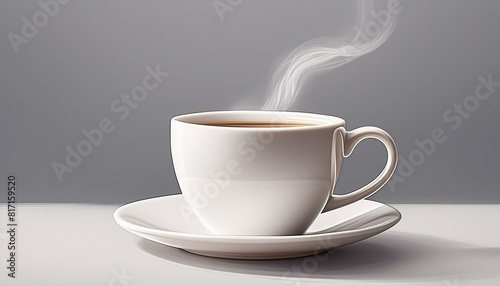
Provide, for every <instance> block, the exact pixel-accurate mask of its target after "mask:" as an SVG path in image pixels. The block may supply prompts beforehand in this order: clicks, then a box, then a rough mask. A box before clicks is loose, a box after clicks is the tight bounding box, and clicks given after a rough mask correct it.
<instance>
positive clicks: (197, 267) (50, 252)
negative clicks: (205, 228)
mask: <svg viewBox="0 0 500 286" xmlns="http://www.w3.org/2000/svg"><path fill="white" fill-rule="evenodd" d="M393 206H394V207H396V208H397V209H398V210H399V211H400V212H401V213H402V214H403V219H402V220H401V222H400V223H399V224H398V225H396V226H395V227H393V228H392V229H390V230H389V231H387V232H385V233H382V234H380V235H378V236H375V237H372V238H370V239H367V240H365V241H362V242H359V243H356V244H353V245H349V246H345V247H341V248H339V249H336V250H334V251H332V252H331V253H329V254H328V259H326V260H325V261H322V262H317V263H316V264H314V263H312V262H311V259H309V260H306V259H305V258H296V259H286V260H274V261H239V260H225V259H214V258H207V257H202V256H198V255H194V254H190V253H186V252H184V251H181V250H177V249H174V248H170V247H166V246H161V245H158V244H155V243H151V242H149V241H146V240H143V239H140V238H138V237H136V236H134V235H132V234H130V233H128V232H126V231H125V230H123V229H121V228H120V227H119V226H118V225H117V224H116V223H115V222H114V220H113V212H114V210H115V209H116V208H117V207H118V206H117V205H85V204H18V205H17V222H18V229H17V231H18V233H17V247H18V253H17V269H16V276H17V278H15V279H12V278H9V277H7V269H6V259H7V255H8V250H7V236H6V230H7V210H6V206H5V204H1V205H0V258H1V260H0V269H1V270H0V285H2V286H4V285H29V286H35V285H52V286H56V285H64V286H76V285H103V286H105V285H116V286H128V285H129V286H134V285H148V286H149V285H237V286H243V285H442V286H450V285H451V286H457V285H492V286H495V285H500V205H403V204H399V205H393ZM140 249H142V251H146V252H147V254H146V253H144V252H141V251H140ZM308 263H309V264H308ZM311 263H312V264H311Z"/></svg>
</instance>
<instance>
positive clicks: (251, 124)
mask: <svg viewBox="0 0 500 286" xmlns="http://www.w3.org/2000/svg"><path fill="white" fill-rule="evenodd" d="M202 125H210V126H225V127H248V128H252V127H253V128H256V127H258V128H266V127H267V128H281V127H302V126H313V125H314V124H311V123H305V122H252V121H241V122H205V123H203V124H202Z"/></svg>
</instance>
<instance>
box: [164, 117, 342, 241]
mask: <svg viewBox="0 0 500 286" xmlns="http://www.w3.org/2000/svg"><path fill="white" fill-rule="evenodd" d="M234 122H270V123H284V122H287V123H301V124H305V125H304V126H294V127H228V126H213V125H209V124H221V125H224V124H226V123H234ZM341 126H342V127H345V121H344V120H342V119H340V118H337V117H333V116H326V115H318V114H309V113H299V112H274V111H214V112H203V113H194V114H188V115H180V116H177V117H174V118H173V119H172V121H171V148H172V150H171V151H172V158H173V164H174V169H175V173H176V176H177V179H178V182H179V185H180V188H181V191H182V193H183V196H184V198H185V200H186V203H187V204H188V205H189V207H190V208H191V209H192V211H193V212H194V213H195V215H196V216H197V217H198V218H199V220H200V221H201V223H202V224H203V225H204V227H205V228H206V229H207V230H208V231H209V232H211V233H213V234H218V235H295V234H302V233H304V232H305V231H306V230H307V228H308V227H309V226H310V225H311V223H312V222H313V221H314V220H315V219H316V217H317V216H318V215H319V214H320V213H321V211H322V210H323V208H324V207H325V204H326V203H327V201H328V199H329V197H330V195H331V192H332V189H333V187H334V185H335V182H336V180H337V178H336V175H335V174H338V172H337V171H336V170H340V165H341V164H342V159H343V157H342V156H339V155H338V154H336V152H332V149H333V146H332V144H335V143H333V133H334V131H335V129H337V128H339V127H341ZM337 157H339V158H337Z"/></svg>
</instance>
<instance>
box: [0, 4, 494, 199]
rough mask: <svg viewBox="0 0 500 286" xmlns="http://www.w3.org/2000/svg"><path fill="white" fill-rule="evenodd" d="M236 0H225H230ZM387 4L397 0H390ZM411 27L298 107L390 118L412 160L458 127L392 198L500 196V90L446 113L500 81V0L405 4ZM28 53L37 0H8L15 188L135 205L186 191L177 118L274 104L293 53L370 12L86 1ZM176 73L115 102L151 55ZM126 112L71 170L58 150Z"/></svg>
mask: <svg viewBox="0 0 500 286" xmlns="http://www.w3.org/2000/svg"><path fill="white" fill-rule="evenodd" d="M224 2H225V1H224ZM378 4H380V5H379V7H384V2H378ZM402 7H403V11H402V12H401V13H400V17H399V21H398V23H397V26H396V29H395V31H394V33H393V34H392V36H391V37H390V38H389V40H388V41H387V42H386V43H385V44H384V45H382V47H380V48H379V49H378V50H376V51H375V52H373V53H371V54H369V55H367V56H364V57H362V58H360V59H359V60H356V61H354V62H352V63H350V64H348V65H346V66H343V67H341V68H340V69H337V70H334V71H330V72H325V73H321V74H319V75H317V76H316V77H314V78H311V79H310V80H309V81H308V82H307V84H306V85H305V87H304V88H303V89H302V91H301V94H300V97H299V99H298V100H297V101H296V102H295V104H294V106H293V110H299V111H307V112H315V113H324V114H332V115H336V116H339V117H343V118H345V119H346V120H347V122H348V129H353V128H355V127H358V126H363V125H375V126H379V127H382V128H384V129H385V130H387V131H388V132H389V133H390V134H391V135H392V136H393V137H394V139H395V140H396V143H397V145H398V147H399V152H400V156H401V157H403V158H406V159H408V156H409V154H410V152H412V151H413V150H415V149H416V148H417V147H416V145H415V143H414V140H415V139H420V140H422V139H424V138H429V137H430V136H431V132H432V130H433V129H434V128H442V129H443V130H444V131H445V132H446V134H447V136H448V139H447V141H446V142H444V143H442V144H439V145H438V146H437V148H436V150H435V152H434V153H433V154H432V155H430V156H428V157H426V158H425V161H424V163H423V164H422V165H421V166H418V167H416V168H415V171H414V172H413V174H412V175H411V176H408V177H407V178H405V181H404V183H400V184H398V185H396V187H395V189H394V190H391V189H390V188H389V187H388V186H386V187H384V188H383V189H382V190H381V191H380V192H379V193H377V194H376V195H375V196H373V198H374V199H376V200H379V201H384V202H388V203H396V202H397V203H402V202H404V203H424V202H425V203H500V191H499V185H500V176H499V175H500V174H499V171H500V149H499V147H498V146H499V142H500V135H499V123H500V112H499V111H500V88H498V90H496V91H495V92H494V94H493V95H492V96H491V97H490V98H489V99H487V100H485V101H481V102H480V106H479V107H478V109H477V110H476V111H474V112H473V113H472V114H471V115H470V117H469V118H467V119H464V120H463V123H462V125H461V126H460V127H459V128H458V129H456V130H453V129H452V128H451V125H452V124H450V123H447V122H444V121H443V118H442V116H443V113H444V112H445V110H447V109H449V108H452V107H453V104H454V103H462V102H463V100H464V99H465V98H466V97H467V96H468V95H473V94H474V90H475V87H476V86H477V84H478V83H479V82H478V79H477V77H478V76H480V75H482V76H484V77H487V76H488V75H489V74H492V77H493V80H495V81H500V55H499V52H500V17H498V15H499V12H500V1H481V2H477V3H476V1H403V2H402ZM59 8H60V10H59V12H58V13H57V14H56V15H55V16H54V17H52V18H50V19H49V21H48V23H47V25H46V26H44V27H42V28H39V30H38V33H37V34H36V35H35V36H34V37H33V38H31V39H29V42H28V43H27V44H21V46H20V50H19V53H15V52H14V50H13V48H12V46H11V44H10V42H9V39H8V37H7V35H8V33H9V32H13V33H16V34H18V35H20V34H21V28H22V26H23V22H22V17H27V18H28V19H31V18H32V16H33V14H34V13H36V12H37V11H40V10H41V8H40V6H39V5H38V4H37V2H36V1H1V2H0V96H1V98H0V140H1V141H0V148H1V149H0V152H1V153H0V176H1V188H0V189H1V190H2V194H1V195H0V201H2V202H5V201H6V194H5V189H6V177H7V174H10V173H15V174H17V175H18V182H19V193H18V201H20V202H91V203H126V202H129V201H133V200H139V199H142V198H146V197H152V196H158V195H164V194H173V193H179V189H178V185H177V183H176V180H175V177H174V173H173V168H172V163H171V156H170V151H169V148H170V146H169V131H170V130H169V120H170V118H171V117H172V116H174V115H177V114H182V113H189V112H195V111H203V110H227V109H232V108H234V107H235V106H240V107H241V106H246V107H259V106H260V105H261V104H262V103H264V100H265V89H266V86H267V83H268V79H269V77H270V74H271V73H272V71H273V69H274V67H275V65H276V64H277V63H279V60H280V59H282V58H283V57H284V56H286V54H287V52H289V51H291V50H292V49H293V48H295V47H297V46H298V45H300V44H301V43H303V42H305V41H307V40H310V39H312V38H315V37H320V36H341V35H343V34H344V33H346V32H347V31H348V30H349V29H350V28H351V27H352V25H353V24H354V20H355V6H354V3H351V2H350V1H284V0H281V1H248V0H245V1H243V3H242V4H240V5H238V6H236V7H234V10H232V11H230V12H226V13H224V14H223V16H224V19H223V20H221V19H220V18H219V17H218V15H217V13H216V11H215V9H214V7H213V5H212V1H131V0H124V1H117V0H109V1H79V0H73V1H71V2H70V3H68V4H65V5H60V7H59ZM157 64H159V65H160V69H161V70H163V71H166V72H169V73H170V75H169V77H168V78H167V79H166V80H165V81H164V82H163V83H161V84H160V86H159V87H158V88H156V89H155V90H153V91H152V92H150V93H149V95H148V97H147V99H146V100H144V101H143V102H141V103H140V104H139V106H138V107H137V108H136V109H133V110H132V111H131V113H130V115H129V116H128V117H127V118H126V119H124V120H119V119H118V116H117V114H115V113H113V112H112V111H111V109H110V104H111V102H112V101H113V100H114V99H116V98H118V97H119V96H120V94H122V93H129V92H130V90H131V89H132V88H133V87H134V86H135V85H137V84H140V83H141V80H142V77H143V76H144V75H145V74H146V70H145V68H146V67H147V66H152V67H154V66H156V65H157ZM102 118H110V119H111V120H112V121H113V123H114V124H115V126H116V129H115V130H114V131H113V132H112V133H110V134H106V135H105V136H104V140H103V142H102V143H101V144H100V145H99V146H97V147H95V148H94V149H93V151H92V153H91V154H90V155H89V156H88V157H84V158H83V161H82V163H81V164H80V165H79V166H77V167H76V168H75V169H74V170H73V172H72V173H67V174H64V175H63V178H64V180H63V181H62V182H59V181H58V179H57V177H56V175H55V174H54V172H53V170H52V167H51V163H52V162H53V161H58V162H61V163H63V162H64V157H65V155H66V150H65V146H67V145H69V146H71V147H72V148H75V147H76V144H77V143H78V142H79V141H80V140H82V139H85V137H84V136H83V135H82V133H81V131H82V130H83V129H87V130H90V129H92V128H96V127H97V126H98V124H99V121H100V120H101V119H102ZM384 161H385V152H384V150H383V147H382V146H381V144H380V143H376V141H373V142H371V141H366V142H362V143H361V144H360V145H359V146H358V149H357V150H356V152H355V153H354V154H353V155H352V157H351V158H350V159H349V160H346V162H345V165H344V169H343V174H342V176H341V181H340V182H339V185H338V186H337V190H338V191H339V192H344V191H347V190H351V189H353V188H355V187H359V186H361V185H363V184H364V183H365V182H367V181H368V180H369V179H371V178H373V177H374V176H375V175H376V174H377V172H378V171H379V170H380V169H381V168H382V166H383V164H384Z"/></svg>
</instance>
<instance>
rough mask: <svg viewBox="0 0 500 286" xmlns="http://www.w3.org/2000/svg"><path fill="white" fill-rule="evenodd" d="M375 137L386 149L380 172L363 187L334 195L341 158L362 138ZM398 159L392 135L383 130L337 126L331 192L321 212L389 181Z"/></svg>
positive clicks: (351, 200) (360, 196) (376, 189)
mask: <svg viewBox="0 0 500 286" xmlns="http://www.w3.org/2000/svg"><path fill="white" fill-rule="evenodd" d="M368 138H373V139H377V140H379V141H380V142H382V144H384V146H385V148H386V149H387V163H386V164H385V167H384V169H383V170H382V172H380V174H379V175H378V176H377V177H376V178H375V179H373V181H371V182H370V183H368V184H367V185H365V186H364V187H362V188H360V189H358V190H356V191H353V192H350V193H348V194H345V195H334V194H333V188H334V186H335V182H336V181H337V179H338V177H339V174H340V166H341V164H342V160H343V159H344V158H347V157H349V156H350V155H351V153H352V151H353V150H354V148H355V147H356V145H357V144H358V143H359V142H361V141H362V140H364V139H368ZM397 161H398V151H397V149H396V144H395V143H394V140H393V139H392V137H391V136H390V135H389V134H388V133H387V132H385V131H384V130H382V129H380V128H377V127H372V126H365V127H360V128H357V129H354V130H352V131H346V130H345V128H344V127H339V128H337V129H335V131H334V132H333V151H332V179H331V182H332V188H331V189H332V194H331V196H330V198H329V199H328V202H327V203H326V206H325V208H324V209H323V211H322V212H327V211H330V210H333V209H337V208H340V207H343V206H345V205H348V204H350V203H353V202H355V201H358V200H361V199H364V198H366V197H368V196H370V195H372V194H373V193H375V192H376V191H378V190H379V189H380V188H382V186H384V185H385V183H387V181H389V179H390V177H391V176H392V174H393V173H394V170H395V169H396V164H397Z"/></svg>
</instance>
